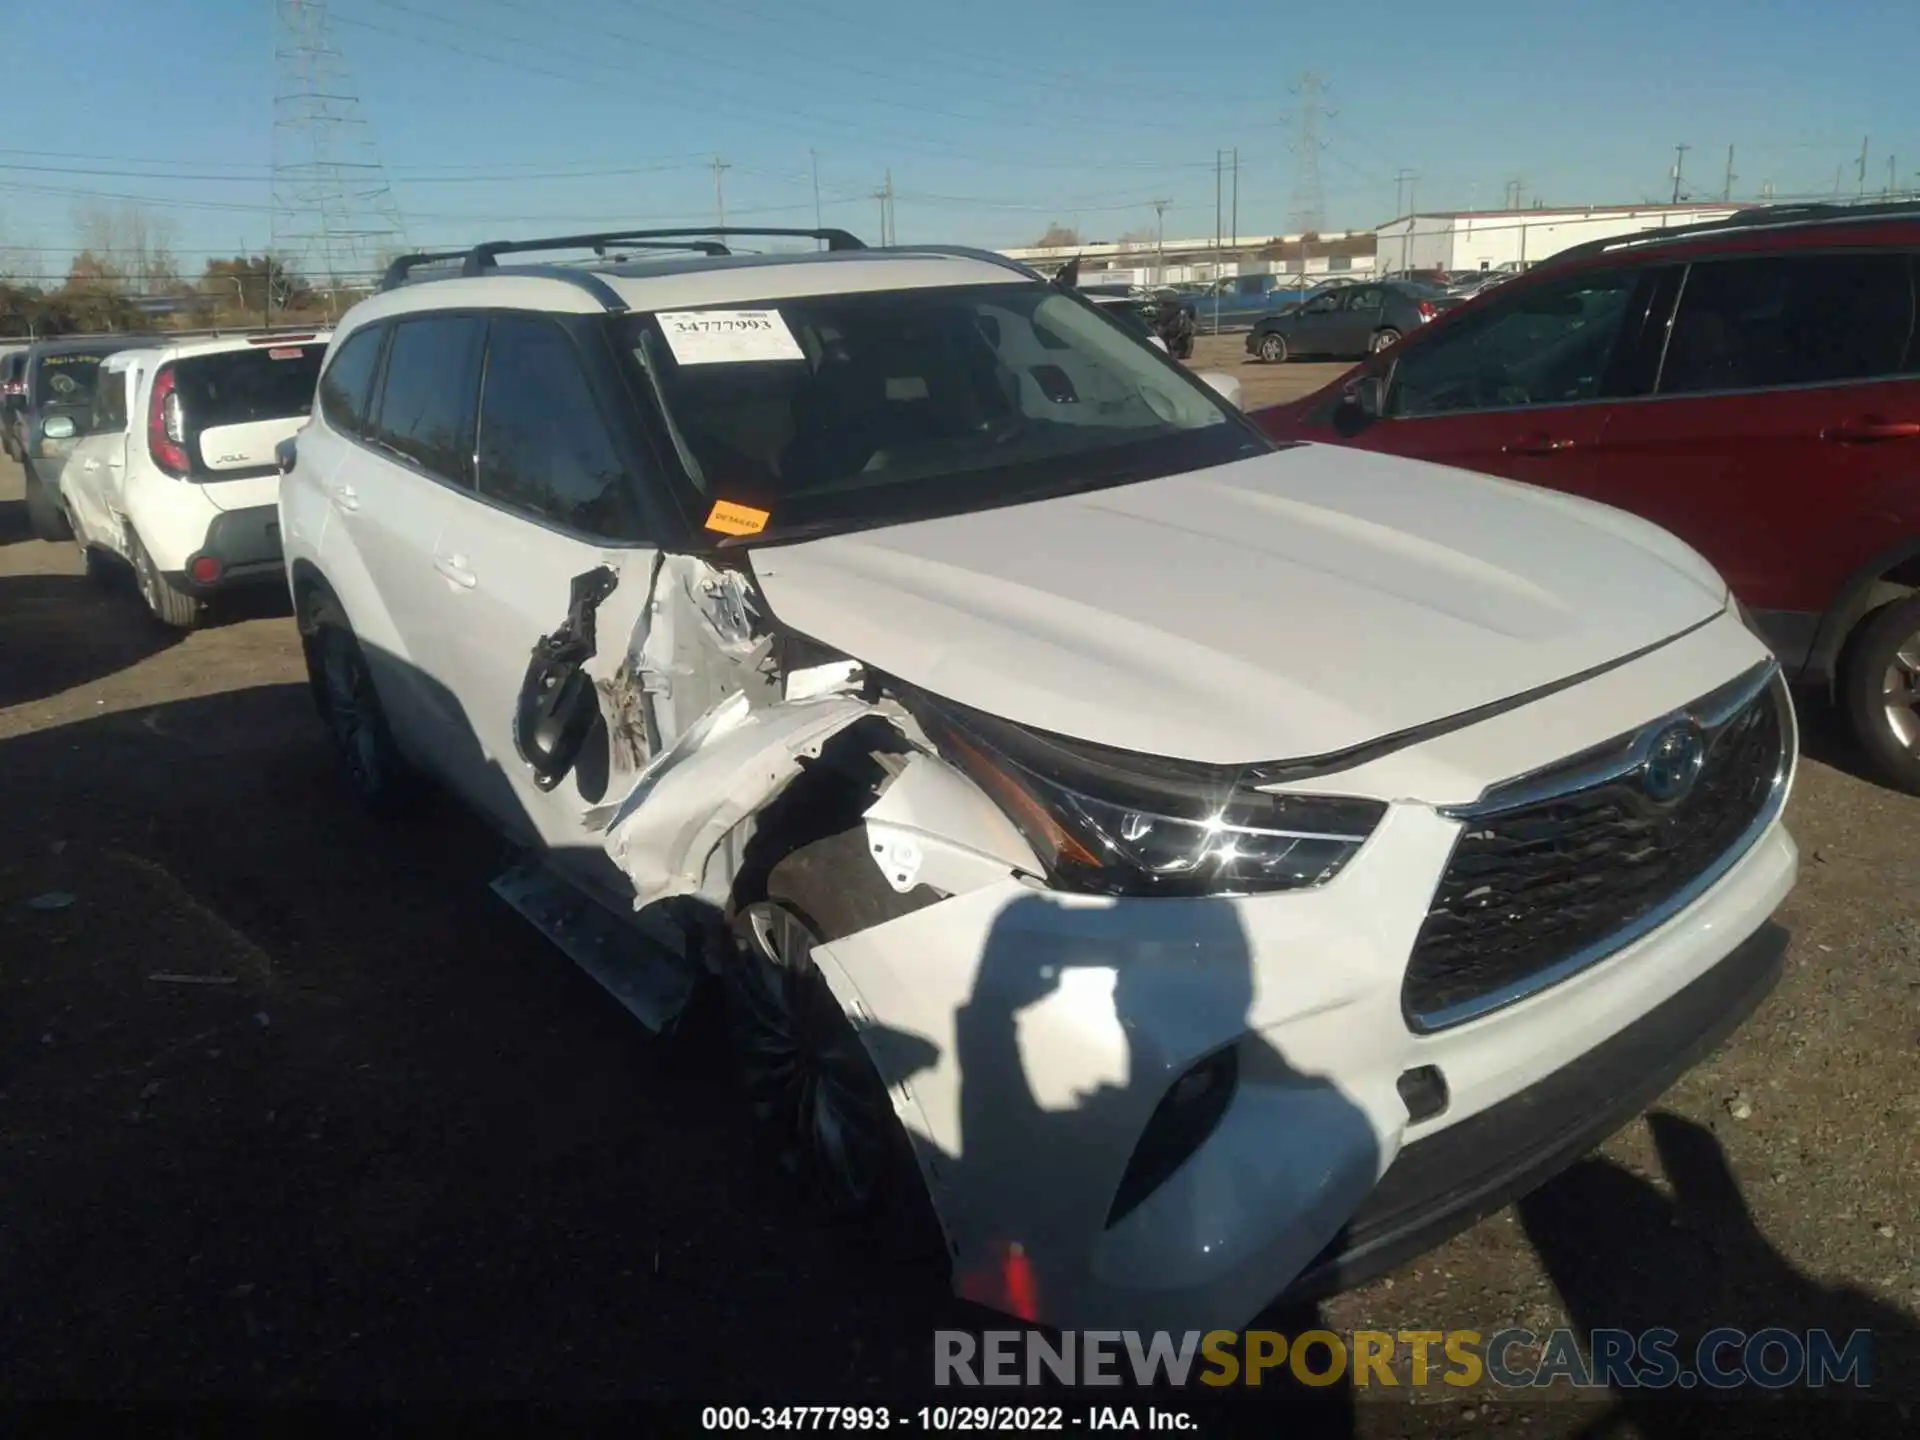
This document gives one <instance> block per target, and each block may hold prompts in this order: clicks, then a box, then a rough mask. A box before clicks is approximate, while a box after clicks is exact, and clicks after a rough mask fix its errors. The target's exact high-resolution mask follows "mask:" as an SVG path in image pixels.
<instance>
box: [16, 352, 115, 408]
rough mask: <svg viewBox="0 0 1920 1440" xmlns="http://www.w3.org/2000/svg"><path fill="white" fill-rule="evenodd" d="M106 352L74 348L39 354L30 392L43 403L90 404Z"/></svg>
mask: <svg viewBox="0 0 1920 1440" xmlns="http://www.w3.org/2000/svg"><path fill="white" fill-rule="evenodd" d="M104 359H106V356H105V355H100V354H89V353H86V352H74V353H70V354H58V353H56V354H52V355H42V356H41V357H40V359H39V360H38V361H37V362H36V363H35V365H34V367H33V394H34V398H35V399H36V400H37V401H38V402H39V403H40V404H42V405H81V406H84V405H91V404H92V403H93V387H94V382H95V381H97V380H98V379H99V378H100V362H101V361H102V360H104Z"/></svg>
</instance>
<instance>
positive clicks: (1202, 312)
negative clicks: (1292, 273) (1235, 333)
mask: <svg viewBox="0 0 1920 1440" xmlns="http://www.w3.org/2000/svg"><path fill="white" fill-rule="evenodd" d="M1192 298H1193V314H1194V319H1195V321H1196V322H1197V323H1198V325H1199V327H1200V329H1201V330H1203V331H1206V332H1208V333H1211V332H1213V331H1216V330H1237V329H1240V328H1241V327H1242V326H1246V325H1251V324H1253V323H1254V322H1255V321H1256V320H1258V319H1259V318H1260V317H1261V316H1262V315H1267V314H1270V313H1272V312H1273V311H1274V310H1275V309H1277V308H1278V307H1279V306H1281V305H1283V304H1285V303H1286V302H1287V301H1289V300H1297V299H1299V298H1300V290H1299V288H1298V287H1297V286H1295V285H1293V284H1291V283H1290V282H1289V281H1288V279H1287V277H1286V276H1284V275H1229V276H1226V277H1224V278H1222V279H1219V280H1214V281H1210V282H1208V283H1207V284H1206V285H1204V286H1203V287H1201V289H1200V290H1199V291H1198V292H1197V293H1195V294H1194V296H1193V297H1192Z"/></svg>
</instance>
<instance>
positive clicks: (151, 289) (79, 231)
mask: <svg viewBox="0 0 1920 1440" xmlns="http://www.w3.org/2000/svg"><path fill="white" fill-rule="evenodd" d="M174 234H175V226H174V223H173V220H172V219H171V218H170V217H168V216H165V215H156V214H154V213H153V212H151V211H149V210H147V209H146V208H144V207H143V206H140V205H136V204H120V205H99V204H94V203H91V202H89V203H87V204H83V205H76V206H75V207H74V210H73V235H74V241H75V248H76V249H78V250H82V251H86V252H87V253H89V254H90V255H91V256H92V257H93V258H94V259H95V260H96V261H97V262H98V263H99V265H100V267H101V268H102V269H103V270H106V271H111V272H113V273H114V274H117V275H118V276H119V277H120V283H121V288H122V289H124V290H125V291H126V292H128V293H130V294H135V295H158V294H167V293H169V292H172V291H176V290H178V289H179V288H180V286H181V280H180V265H179V261H178V260H177V259H176V258H175V256H174V253H173V242H174Z"/></svg>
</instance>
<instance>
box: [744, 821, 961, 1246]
mask: <svg viewBox="0 0 1920 1440" xmlns="http://www.w3.org/2000/svg"><path fill="white" fill-rule="evenodd" d="M743 900H744V903H743ZM923 903H925V902H924V901H923V900H916V899H914V898H913V894H912V893H911V892H910V893H909V894H907V895H901V894H899V893H897V892H895V891H894V890H893V889H892V888H891V887H890V886H888V885H887V883H886V882H885V881H884V880H883V879H882V878H881V876H880V872H879V869H878V867H876V866H875V865H874V864H873V862H872V860H871V859H870V858H869V857H868V855H867V853H866V829H865V827H864V826H860V825H856V826H854V827H853V828H852V829H848V830H843V831H841V832H840V833H838V834H835V835H829V836H827V837H826V838H825V839H820V840H814V841H811V842H809V843H807V844H803V845H801V846H800V847H799V848H797V849H795V850H793V851H792V852H791V853H789V854H788V855H786V856H785V857H784V858H783V859H781V860H779V861H778V862H776V863H775V864H774V866H773V868H772V869H771V870H770V871H769V872H768V873H767V876H766V881H765V889H764V893H762V894H759V895H756V896H754V897H753V898H751V899H744V897H737V898H736V902H735V907H734V914H733V934H734V938H735V940H736V941H737V942H738V945H739V955H738V958H737V960H736V962H735V964H734V965H733V966H732V968H731V970H730V971H729V973H728V975H727V986H726V990H727V1000H728V1011H729V1022H730V1029H731V1031H732V1035H733V1044H734V1053H735V1059H736V1064H737V1066H738V1069H739V1072H740V1079H741V1083H742V1087H743V1089H744V1090H745V1093H746V1096H747V1100H748V1103H749V1105H750V1107H751V1109H752V1112H753V1118H754V1123H755V1128H756V1131H757V1132H758V1138H759V1140H760V1142H761V1143H762V1144H763V1145H764V1146H765V1147H766V1148H767V1149H768V1151H769V1152H770V1153H771V1154H772V1155H773V1158H774V1159H775V1160H776V1161H777V1162H778V1164H779V1166H780V1168H781V1169H782V1171H783V1172H785V1174H786V1175H787V1176H788V1177H789V1178H790V1179H792V1180H794V1181H796V1182H797V1183H798V1184H799V1185H800V1186H801V1187H802V1188H803V1189H804V1190H805V1191H806V1192H807V1194H808V1196H809V1198H810V1200H811V1201H812V1202H813V1204H814V1205H815V1207H816V1208H817V1209H818V1210H820V1211H822V1212H824V1213H825V1214H826V1215H827V1216H828V1217H830V1218H832V1219H835V1220H840V1221H862V1222H873V1221H880V1222H883V1224H885V1225H886V1226H887V1227H888V1228H893V1227H898V1230H897V1233H898V1234H899V1235H900V1236H902V1237H903V1238H906V1237H911V1238H912V1239H914V1240H915V1241H918V1242H925V1241H927V1240H928V1239H929V1237H930V1236H932V1235H933V1234H935V1233H937V1227H936V1226H934V1224H933V1217H932V1209H931V1206H930V1205H929V1203H928V1201H927V1196H926V1188H925V1186H924V1184H923V1183H922V1182H921V1178H920V1172H919V1168H918V1166H917V1164H916V1163H915V1161H914V1158H913V1150H912V1145H911V1143H910V1142H909V1141H908V1139H907V1135H906V1131H905V1130H904V1129H903V1128H902V1127H901V1125H900V1121H899V1118H898V1116H896V1115H895V1113H894V1110H893V1102H892V1099H891V1097H890V1096H889V1095H888V1092H887V1087H886V1084H885V1083H884V1082H883V1081H882V1079H881V1077H880V1073H879V1071H878V1070H876V1069H875V1068H874V1064H873V1060H872V1057H871V1056H870V1055H869V1053H868V1051H867V1047H866V1044H865V1042H864V1041H862V1039H861V1038H860V1034H859V1032H858V1031H857V1030H856V1029H855V1028H854V1025H853V1022H852V1021H851V1020H849V1019H848V1018H847V1015H846V1012H845V1011H843V1010H842V1009H841V1008H840V1002H839V1001H838V1000H837V999H836V998H835V997H834V994H833V992H832V990H831V989H830V988H829V986H828V985H827V982H826V979H825V977H824V976H823V975H822V974H821V973H820V972H819V971H818V970H817V969H815V968H814V966H813V963H812V950H813V947H814V946H815V945H818V944H822V943H825V942H827V941H830V940H834V939H838V938H840V937H842V936H846V935H850V934H853V933H854V932H855V931H858V930H864V929H866V928H868V927H869V926H872V925H877V924H879V923H881V922H882V921H884V920H890V919H894V918H897V917H898V916H900V915H904V914H907V913H909V912H911V911H913V910H915V909H918V908H920V905H921V904H923Z"/></svg>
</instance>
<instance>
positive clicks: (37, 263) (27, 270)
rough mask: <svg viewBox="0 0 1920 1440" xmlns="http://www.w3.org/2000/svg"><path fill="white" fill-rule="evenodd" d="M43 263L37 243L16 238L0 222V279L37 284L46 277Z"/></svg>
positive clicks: (13, 282)
mask: <svg viewBox="0 0 1920 1440" xmlns="http://www.w3.org/2000/svg"><path fill="white" fill-rule="evenodd" d="M44 264H45V261H44V259H43V257H42V256H41V254H40V247H39V246H38V245H34V244H31V243H28V242H24V241H18V240H16V239H15V238H14V236H13V234H12V232H11V231H10V230H9V229H8V227H7V226H6V225H4V224H0V281H6V282H9V283H12V284H17V285H37V284H39V283H40V282H41V281H42V280H44V279H45V278H46V274H47V272H46V271H45V269H43V268H42V267H43V265H44Z"/></svg>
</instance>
